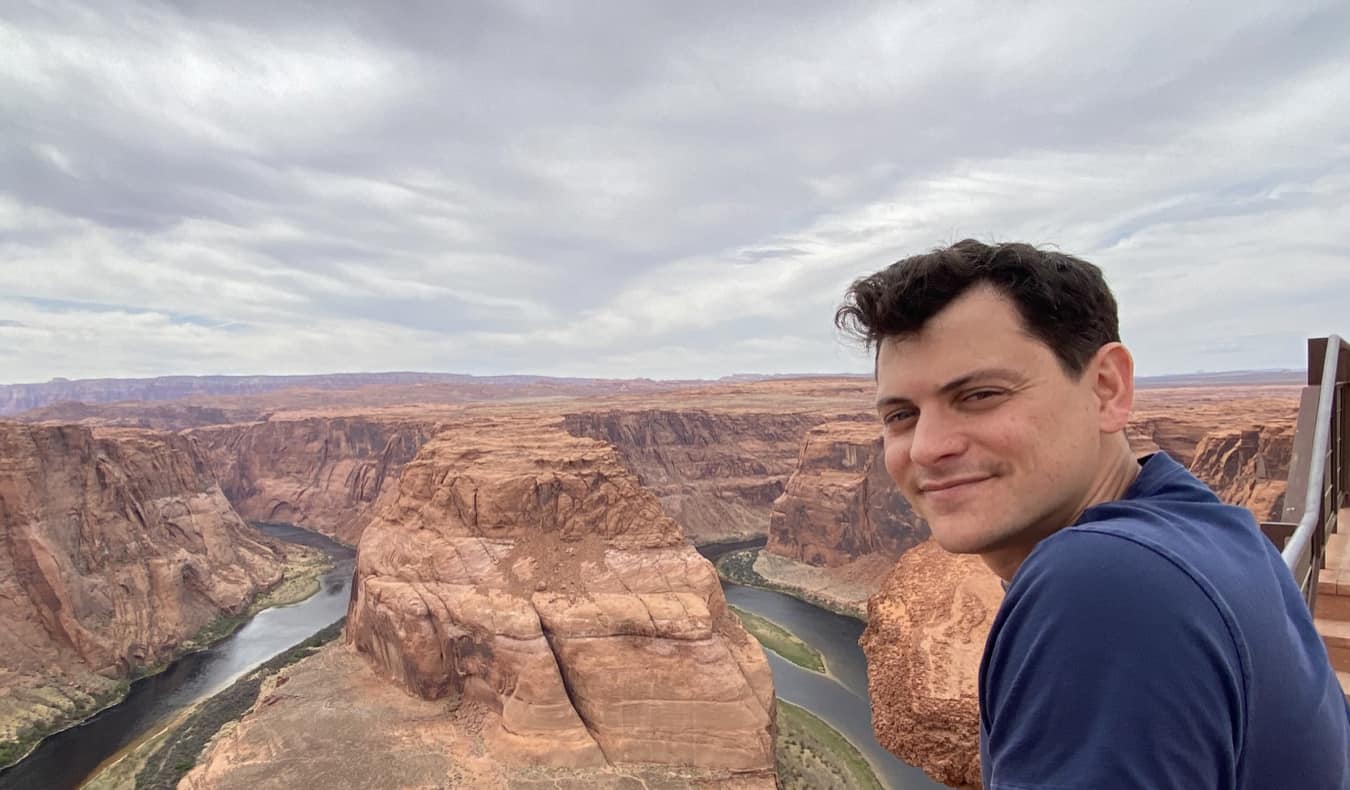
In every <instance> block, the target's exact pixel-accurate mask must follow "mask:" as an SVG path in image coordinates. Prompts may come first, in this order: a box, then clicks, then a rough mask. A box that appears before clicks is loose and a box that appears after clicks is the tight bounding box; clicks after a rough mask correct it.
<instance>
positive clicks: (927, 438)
mask: <svg viewBox="0 0 1350 790" xmlns="http://www.w3.org/2000/svg"><path fill="white" fill-rule="evenodd" d="M966 445H967V438H966V435H965V433H964V431H963V430H962V429H961V425H960V422H959V420H956V419H953V418H952V416H951V415H946V414H942V413H940V412H939V413H933V412H931V411H930V412H925V413H924V414H922V415H921V416H920V417H919V419H918V421H917V422H915V424H914V433H913V437H912V439H911V441H910V445H909V457H910V460H912V461H913V462H914V463H916V464H918V465H919V466H933V465H935V464H937V463H939V462H940V461H942V460H943V459H946V458H949V457H952V456H957V455H960V454H961V453H963V452H965V450H966Z"/></svg>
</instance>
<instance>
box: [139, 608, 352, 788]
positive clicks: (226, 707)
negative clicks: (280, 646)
mask: <svg viewBox="0 0 1350 790" xmlns="http://www.w3.org/2000/svg"><path fill="white" fill-rule="evenodd" d="M346 623H347V618H345V617H344V618H343V619H341V620H339V621H337V622H336V623H333V624H332V625H330V626H328V627H327V628H325V629H323V630H322V631H320V632H318V633H317V634H315V635H314V636H311V637H310V638H308V639H306V640H305V641H303V642H301V643H300V644H298V645H296V646H294V647H292V648H290V649H289V650H287V651H285V652H283V653H280V654H278V655H276V656H273V657H272V659H271V660H269V661H268V662H267V663H265V664H263V665H262V666H260V667H258V668H257V669H255V670H253V671H252V672H249V673H248V674H247V675H244V676H243V677H241V678H240V679H239V680H236V681H235V682H234V683H233V684H232V685H231V686H230V687H229V688H227V689H225V690H224V691H222V692H220V693H219V694H216V695H215V696H213V697H211V698H210V699H207V700H205V701H204V702H202V703H201V704H200V705H198V706H197V707H196V708H195V709H194V710H193V711H192V713H191V714H190V715H188V716H187V717H186V718H185V719H183V720H182V722H180V723H179V724H178V725H177V726H176V727H173V728H172V729H171V730H170V731H168V732H166V733H164V734H163V735H162V737H157V738H155V739H154V740H153V741H151V742H150V743H149V744H147V745H148V746H149V747H151V749H152V751H151V752H150V753H149V754H148V755H146V756H145V757H144V758H143V762H142V764H141V767H140V770H139V771H138V772H137V773H136V785H135V786H136V790H161V789H163V790H171V788H175V787H177V786H178V782H179V780H180V779H182V778H183V774H186V773H187V772H188V771H190V770H192V767H193V766H194V765H196V764H197V758H198V757H199V756H200V755H201V752H202V749H203V748H205V746H206V744H207V742H208V741H210V740H211V738H212V737H213V736H215V734H216V733H217V732H219V731H220V728H221V727H223V726H224V725H225V724H226V723H228V722H232V721H237V720H238V719H239V718H240V717H241V716H243V715H244V712H245V711H247V710H248V709H249V708H251V707H253V703H255V702H257V700H258V691H259V689H260V688H261V687H262V684H263V681H264V680H266V679H267V678H268V677H270V676H272V675H274V674H276V673H277V672H279V671H281V670H282V669H285V668H286V667H288V666H290V665H291V664H294V663H295V662H297V661H299V660H300V659H302V658H306V657H307V656H310V655H313V654H314V653H315V652H316V651H317V650H318V649H319V648H320V647H322V646H323V645H325V644H327V643H329V642H331V641H333V640H334V639H336V638H337V637H338V635H339V634H341V633H342V629H343V626H345V625H346Z"/></svg>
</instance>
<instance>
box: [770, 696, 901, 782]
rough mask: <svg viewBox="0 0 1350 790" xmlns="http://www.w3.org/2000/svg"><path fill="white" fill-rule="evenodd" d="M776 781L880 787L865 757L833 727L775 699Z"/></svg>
mask: <svg viewBox="0 0 1350 790" xmlns="http://www.w3.org/2000/svg"><path fill="white" fill-rule="evenodd" d="M776 758H777V760H776V762H777V764H778V782H779V786H780V787H782V788H784V790H814V788H818V787H840V788H847V789H848V790H884V788H883V787H882V785H881V782H879V781H877V776H876V774H875V773H873V771H872V766H871V764H870V763H868V762H867V760H866V758H864V757H863V756H862V754H861V753H860V752H859V751H858V750H857V748H855V747H854V746H853V744H852V743H849V741H848V739H847V738H845V737H844V736H842V735H840V734H839V733H838V731H836V730H835V729H834V728H833V727H831V726H830V725H828V724H826V723H825V722H823V721H821V720H820V719H819V718H817V717H815V716H814V715H812V714H811V713H808V712H807V711H806V710H805V709H804V708H801V707H798V706H797V705H793V704H792V703H791V702H788V701H786V700H783V699H781V698H780V699H779V700H778V751H777V755H776Z"/></svg>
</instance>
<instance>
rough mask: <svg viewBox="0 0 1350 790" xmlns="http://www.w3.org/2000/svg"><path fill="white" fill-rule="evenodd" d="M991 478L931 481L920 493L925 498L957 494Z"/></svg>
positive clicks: (970, 477)
mask: <svg viewBox="0 0 1350 790" xmlns="http://www.w3.org/2000/svg"><path fill="white" fill-rule="evenodd" d="M989 478H990V476H989V475H967V476H965V477H950V478H947V479H946V480H936V481H930V482H927V483H923V484H921V485H920V486H919V493H920V494H923V495H925V496H927V495H930V494H941V493H943V492H948V491H950V492H953V493H955V492H956V491H957V490H960V489H964V488H967V487H969V486H971V485H974V484H975V483H982V482H984V481H985V480H988V479H989Z"/></svg>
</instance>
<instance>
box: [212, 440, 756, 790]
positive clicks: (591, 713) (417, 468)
mask: <svg viewBox="0 0 1350 790" xmlns="http://www.w3.org/2000/svg"><path fill="white" fill-rule="evenodd" d="M346 642H347V645H346V646H339V647H334V648H331V649H330V652H332V653H338V652H340V651H342V650H344V649H350V650H354V651H355V653H356V654H357V655H359V656H361V657H362V658H363V659H364V660H365V661H364V665H363V664H360V663H354V662H352V661H350V659H348V658H345V657H341V656H339V655H332V656H329V657H328V658H327V659H324V660H326V661H328V662H330V665H331V667H332V671H333V672H338V668H341V669H342V670H343V672H341V673H339V674H341V676H342V677H341V678H340V679H339V680H338V681H337V682H338V683H339V685H341V684H346V683H362V682H368V681H363V680H362V678H366V677H367V676H368V675H369V674H370V673H371V672H373V673H374V674H375V675H377V676H379V677H382V678H385V679H386V680H387V681H388V682H389V683H390V684H392V685H394V686H396V687H398V688H401V689H403V690H404V691H406V692H407V693H408V694H410V695H412V696H413V697H416V698H418V699H420V700H423V701H425V702H426V703H428V706H427V707H426V708H425V711H426V712H427V713H428V714H429V713H430V712H431V711H436V712H437V718H438V721H439V724H438V729H439V730H440V731H441V732H442V733H446V734H447V735H446V737H447V740H446V741H445V742H444V743H441V742H439V741H434V742H435V743H436V744H437V746H436V749H437V750H442V749H443V750H444V751H446V752H455V751H460V752H463V753H466V754H471V753H479V754H483V753H485V754H487V755H489V756H490V757H491V758H492V760H491V762H492V764H493V765H499V766H501V769H500V770H501V771H503V772H506V773H504V774H501V775H500V776H498V778H501V776H508V775H509V773H510V771H511V770H512V768H513V767H525V768H528V767H531V766H533V767H538V768H545V769H557V770H565V771H569V772H573V774H574V775H575V772H581V774H582V775H584V776H587V777H589V780H588V781H592V782H599V783H602V784H604V783H606V782H607V781H611V782H612V781H617V779H613V777H614V774H613V772H614V771H615V770H620V769H623V768H624V767H625V766H642V765H645V766H647V767H646V768H645V769H644V770H646V771H648V772H651V771H652V770H653V768H652V765H653V764H656V765H666V766H670V767H671V771H673V773H670V774H669V775H668V776H666V775H665V774H660V773H659V772H658V774H657V775H661V776H666V780H668V781H675V780H676V779H681V778H685V779H689V781H694V780H697V781H698V782H709V783H717V784H722V783H724V782H732V781H734V782H736V783H738V784H740V785H741V786H745V787H757V786H762V787H765V788H769V787H773V786H774V779H773V776H774V767H773V766H774V754H773V742H774V732H775V728H774V709H775V701H774V694H773V680H772V677H771V675H770V672H769V667H768V663H767V661H766V660H765V658H764V654H763V652H762V651H761V650H760V648H759V646H758V643H756V642H754V640H753V639H751V637H750V636H749V635H748V634H747V633H746V632H745V630H744V629H743V628H742V627H741V625H740V622H739V620H737V619H736V618H735V617H734V616H733V615H732V614H731V613H730V612H729V610H728V609H727V606H726V600H725V598H724V597H723V595H722V589H721V585H720V584H719V582H718V579H717V575H716V572H715V571H714V569H713V567H712V565H711V563H709V562H708V561H707V560H705V559H704V558H703V557H702V556H700V555H699V554H698V553H697V552H696V551H695V550H694V549H693V547H692V546H691V545H690V544H689V543H688V541H686V540H685V539H684V535H683V533H682V531H681V529H680V527H679V525H678V524H677V523H676V522H675V521H674V520H673V519H671V518H670V517H669V516H668V515H666V514H665V513H664V512H663V511H662V508H661V505H660V503H659V501H658V500H657V499H656V497H655V496H654V495H653V494H651V493H650V492H648V491H645V490H644V489H643V488H642V487H641V486H640V485H639V484H638V482H637V480H636V478H635V477H634V475H633V474H632V472H631V471H630V470H629V469H628V468H627V467H625V465H624V464H623V462H622V460H621V458H620V456H619V454H618V453H617V452H616V451H615V449H614V448H613V447H612V446H610V445H608V444H606V443H603V442H599V441H596V440H593V439H586V438H581V437H576V436H573V435H571V434H569V433H567V432H566V431H564V430H562V429H561V427H560V426H559V425H558V424H557V422H556V420H540V419H538V418H531V417H528V416H524V415H499V416H497V417H494V418H486V417H483V416H479V417H478V418H477V419H475V420H473V421H470V422H462V423H457V424H456V423H451V424H449V425H447V426H446V427H445V428H444V429H443V430H442V431H441V432H440V433H438V434H437V435H436V436H435V437H434V438H432V439H431V440H430V441H429V442H427V443H426V444H425V445H424V446H423V447H422V448H421V450H420V451H419V453H418V454H417V457H416V458H415V459H413V460H412V461H411V462H409V463H408V464H406V465H405V466H404V467H403V470H402V474H401V475H400V476H399V480H398V484H397V490H396V492H394V493H392V494H391V495H390V497H389V499H388V502H387V504H386V505H385V506H384V507H383V508H382V509H381V510H380V511H379V513H378V514H377V515H376V516H375V518H374V520H373V521H372V522H371V523H370V524H369V525H368V526H367V527H366V528H365V530H364V531H363V532H362V535H361V538H360V545H359V549H358V560H357V568H356V581H355V587H354V590H353V594H352V599H351V606H350V609H349V613H348V621H347V631H346ZM303 663H304V662H302V664H303ZM301 671H303V668H302V670H301ZM288 688H289V685H288ZM328 700H329V697H328V695H327V694H318V695H315V696H306V697H304V698H295V697H290V696H287V695H283V696H282V698H281V699H280V701H278V702H275V703H274V704H272V705H269V706H268V707H267V708H266V709H264V710H257V711H255V713H253V714H251V715H250V716H248V717H246V718H245V720H243V721H242V722H241V723H240V724H239V725H238V726H237V727H235V728H233V729H232V730H231V731H230V732H229V733H228V734H226V735H224V736H222V737H221V739H219V740H218V741H217V742H216V744H215V745H214V746H213V747H212V748H211V750H210V752H208V753H207V754H206V755H205V756H204V758H203V760H202V761H201V763H200V765H199V767H198V768H197V769H195V770H194V772H193V773H192V774H190V775H189V776H188V778H187V780H186V781H187V784H188V786H191V787H199V786H200V787H235V786H243V785H245V784H248V785H250V786H253V785H252V784H251V783H252V782H253V781H254V780H255V779H256V778H258V777H261V776H263V775H265V774H267V773H268V772H269V771H270V770H271V768H270V765H269V764H270V761H271V755H272V754H275V753H276V751H277V749H279V748H280V746H281V744H280V743H279V742H278V740H277V739H278V738H280V739H282V740H283V742H287V743H289V742H288V741H286V739H287V738H288V737H292V738H293V735H292V736H287V734H286V731H285V728H282V727H278V726H276V725H275V721H276V720H277V718H278V717H297V716H298V717H300V718H305V717H306V713H305V711H306V710H309V711H311V712H312V713H313V715H315V716H324V715H327V714H325V713H324V711H325V710H327V706H328ZM431 703H436V704H435V705H431ZM415 707H416V706H414V708H415ZM364 715H365V714H364V713H362V716H364ZM339 729H340V727H339ZM451 734H453V736H452V735H451ZM426 737H427V738H433V737H434V736H432V735H427V736H426ZM466 738H467V739H468V740H467V741H466V740H465V739H466ZM286 751H287V753H288V755H290V757H288V760H295V761H299V762H302V763H303V762H305V761H307V760H314V761H322V760H324V759H326V758H325V757H324V756H323V755H324V754H325V753H327V751H328V746H327V745H326V744H319V745H317V746H314V745H311V746H310V747H309V748H306V746H305V745H303V744H300V745H288V746H287V748H286ZM606 777H611V779H610V780H607V779H606ZM491 778H492V777H485V776H484V775H482V774H479V775H477V776H476V781H488V780H490V779H491ZM503 781H504V779H503Z"/></svg>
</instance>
